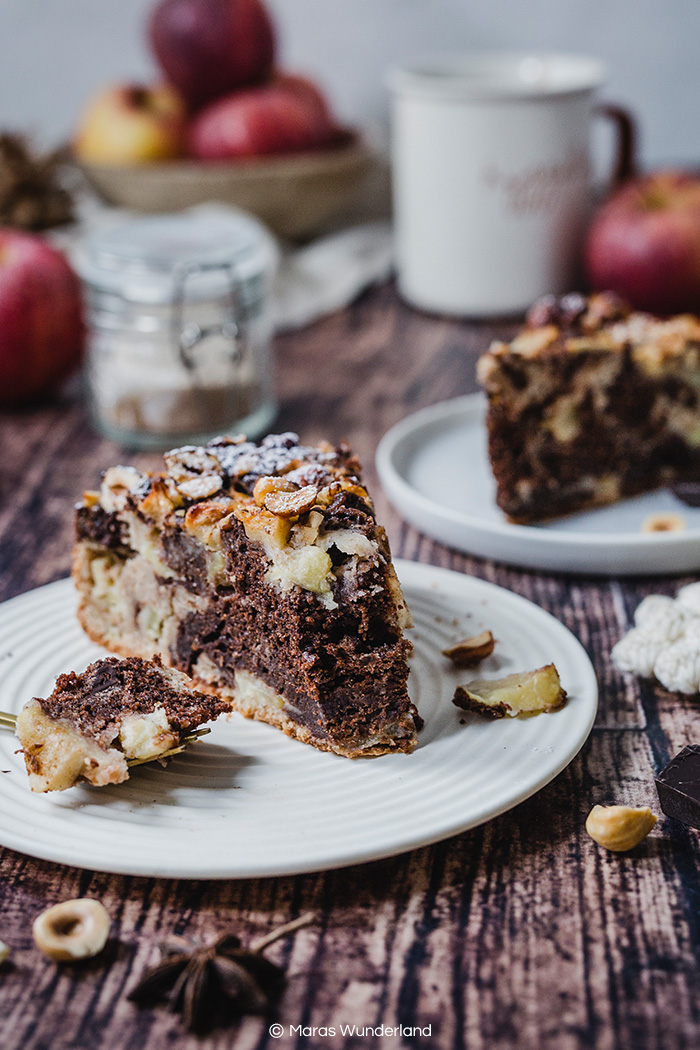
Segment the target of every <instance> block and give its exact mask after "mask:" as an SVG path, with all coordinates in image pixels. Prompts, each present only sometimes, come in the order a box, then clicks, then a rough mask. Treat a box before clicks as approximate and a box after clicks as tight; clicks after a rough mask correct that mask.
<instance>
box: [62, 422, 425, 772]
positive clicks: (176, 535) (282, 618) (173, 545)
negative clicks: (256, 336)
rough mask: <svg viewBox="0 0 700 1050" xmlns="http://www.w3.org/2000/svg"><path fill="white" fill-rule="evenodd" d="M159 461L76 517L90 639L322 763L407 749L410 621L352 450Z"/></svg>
mask: <svg viewBox="0 0 700 1050" xmlns="http://www.w3.org/2000/svg"><path fill="white" fill-rule="evenodd" d="M165 461H166V470H165V471H164V472H162V473H159V474H153V475H150V476H142V475H140V474H138V472H136V471H133V470H132V468H123V467H117V468H111V469H110V470H109V471H107V473H106V475H105V478H104V482H103V485H102V489H101V491H100V493H88V494H86V497H85V500H84V503H83V506H82V507H81V508H80V509H79V511H78V518H77V544H76V554H75V578H76V581H77V584H78V589H79V591H80V594H81V607H80V617H81V621H82V623H83V625H84V627H85V628H86V630H87V631H88V633H89V634H90V635H91V636H92V637H93V638H95V639H97V640H98V641H100V642H102V644H104V645H106V646H107V647H108V648H111V649H113V650H115V651H118V652H121V653H123V654H137V655H141V656H150V655H151V654H153V653H160V654H162V657H163V660H164V661H165V662H166V663H168V664H170V665H171V666H173V667H178V668H180V669H182V670H184V671H186V672H187V673H188V674H191V675H192V676H193V677H194V678H195V679H196V680H197V681H199V682H201V683H203V684H204V686H205V687H206V688H207V689H209V690H212V689H213V690H215V691H216V692H218V693H219V695H221V696H223V697H225V698H226V699H227V700H228V701H229V702H230V703H231V705H232V706H234V707H235V708H236V709H238V710H239V711H241V712H242V713H244V714H246V715H249V716H251V717H255V718H260V719H262V720H264V721H268V722H271V723H272V724H275V725H278V726H279V727H280V728H282V729H283V730H284V731H285V732H287V733H290V734H291V735H294V736H297V737H298V738H300V739H302V740H305V741H307V742H309V743H313V744H315V745H316V746H317V747H320V748H322V749H326V750H333V751H336V752H337V753H339V754H343V755H348V756H352V757H355V756H358V755H374V754H382V753H385V752H387V751H396V750H400V751H409V750H411V749H412V748H413V747H414V746H415V744H416V727H417V724H418V716H417V712H416V711H415V708H414V707H413V705H412V704H411V702H410V700H409V698H408V694H407V690H406V683H407V677H408V665H407V662H406V658H407V655H408V653H409V651H410V649H411V646H410V643H409V642H408V641H406V640H405V639H404V637H403V627H404V626H407V625H408V624H409V622H410V621H409V617H408V612H407V610H406V607H405V604H404V602H403V598H402V595H401V590H400V587H399V584H398V580H397V579H396V575H395V572H394V569H393V566H392V563H391V556H390V552H389V547H388V543H387V539H386V535H385V533H384V530H383V529H382V528H381V527H380V526H379V525H378V524H377V522H376V520H375V516H374V509H373V506H372V502H371V500H370V498H369V495H368V493H367V491H366V489H365V488H364V486H363V485H362V482H361V479H360V468H359V464H358V462H357V460H356V459H355V457H354V456H353V455H352V453H351V452H350V450H349V449H348V448H347V447H346V446H341V447H339V448H333V447H331V446H329V445H320V446H318V447H315V446H314V447H310V446H302V445H300V444H299V440H298V438H297V436H296V435H293V434H283V435H276V436H274V435H273V436H271V437H269V438H266V439H265V440H264V441H263V442H262V444H261V445H259V446H256V445H253V444H252V443H250V442H243V441H233V440H231V439H225V438H222V439H218V440H217V441H215V442H212V443H210V444H209V445H207V446H206V447H205V448H185V449H179V450H174V451H173V452H172V453H169V454H167V455H166V457H165ZM105 516H107V517H108V518H109V517H111V519H112V521H111V524H107V523H106V521H105ZM116 536H118V537H119V543H118V544H117V543H114V542H113V537H116ZM110 544H111V545H110Z"/></svg>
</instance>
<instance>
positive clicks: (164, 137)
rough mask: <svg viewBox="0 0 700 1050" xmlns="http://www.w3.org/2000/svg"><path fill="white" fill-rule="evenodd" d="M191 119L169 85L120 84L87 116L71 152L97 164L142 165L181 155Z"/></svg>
mask: <svg viewBox="0 0 700 1050" xmlns="http://www.w3.org/2000/svg"><path fill="white" fill-rule="evenodd" d="M186 123H187V113H186V107H185V103H184V101H183V99H182V97H181V96H180V95H179V94H178V92H177V91H175V89H174V88H172V87H170V86H169V85H165V84H163V85H160V86H156V87H143V86H142V85H140V84H119V85H116V86H114V87H109V88H106V89H105V90H103V91H101V92H100V93H99V94H98V95H96V96H95V98H94V99H93V100H92V102H90V104H89V105H88V107H87V109H86V110H85V112H84V113H83V115H82V117H81V119H80V123H79V125H78V130H77V133H76V136H75V142H74V144H73V148H74V150H75V153H76V156H77V157H78V158H79V160H83V161H87V162H88V163H93V164H141V163H145V162H148V161H156V160H172V159H173V158H174V157H179V156H181V155H182V152H183V147H184V139H185V125H186Z"/></svg>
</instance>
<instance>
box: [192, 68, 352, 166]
mask: <svg viewBox="0 0 700 1050" xmlns="http://www.w3.org/2000/svg"><path fill="white" fill-rule="evenodd" d="M334 131H335V128H334V125H333V123H332V122H329V120H328V119H327V118H326V117H325V115H323V114H322V113H321V112H320V110H319V107H318V105H317V104H316V103H312V102H310V101H309V99H308V98H305V97H303V96H302V94H301V93H299V92H296V91H290V90H289V89H288V88H287V87H285V86H278V85H276V84H274V83H272V84H265V85H262V86H261V87H255V88H246V89H245V90H242V91H236V92H234V93H233V94H232V95H227V96H226V97H225V98H222V99H219V100H218V102H212V103H211V104H210V105H209V106H207V107H206V108H205V109H203V110H202V111H201V113H199V114H198V115H197V116H196V117H195V118H194V120H193V121H192V124H191V127H190V151H191V153H192V155H193V156H194V157H198V158H199V159H200V160H224V159H226V158H242V157H259V156H264V155H265V154H270V153H292V152H295V151H297V150H305V149H316V148H319V147H321V146H324V145H326V143H328V142H329V141H330V140H331V138H332V136H333V134H334Z"/></svg>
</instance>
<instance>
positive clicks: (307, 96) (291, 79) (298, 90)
mask: <svg viewBox="0 0 700 1050" xmlns="http://www.w3.org/2000/svg"><path fill="white" fill-rule="evenodd" d="M272 83H273V84H275V85H276V86H277V87H281V88H284V89H285V90H287V91H289V92H291V94H293V95H298V96H299V98H302V99H304V100H305V102H306V103H307V105H309V106H311V107H312V108H314V109H315V110H316V112H317V113H318V116H319V120H321V121H324V122H325V123H326V125H328V127H334V126H335V120H334V118H333V115H332V113H331V109H330V106H329V105H328V100H327V99H326V96H325V95H324V94H323V92H322V91H321V88H320V87H319V86H318V84H315V83H314V81H313V80H310V79H309V78H308V77H305V76H302V75H301V74H300V73H285V72H283V71H282V70H278V71H277V72H276V73H275V75H274V77H273V79H272Z"/></svg>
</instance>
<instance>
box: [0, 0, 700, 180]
mask: <svg viewBox="0 0 700 1050" xmlns="http://www.w3.org/2000/svg"><path fill="white" fill-rule="evenodd" d="M268 3H269V6H270V7H271V8H272V10H273V13H274V15H275V17H276V20H277V24H278V28H279V36H280V52H281V59H282V61H283V63H284V64H286V65H287V66H290V67H293V68H296V69H297V70H299V71H304V72H307V73H309V74H312V75H314V76H316V77H317V78H318V79H319V80H320V81H321V82H322V83H323V85H324V86H325V87H326V90H327V92H328V94H329V95H330V98H331V100H332V101H333V103H334V105H335V108H336V111H337V112H338V113H339V115H340V116H341V117H343V118H344V119H345V120H346V121H349V122H352V123H356V124H360V125H363V126H370V127H372V128H373V129H374V131H375V133H377V134H379V135H381V134H382V132H383V131H384V130H385V129H386V122H387V96H386V91H385V88H384V84H383V71H384V70H385V68H386V66H387V65H388V64H389V63H390V62H392V61H393V60H395V59H397V58H401V57H405V56H411V55H416V54H419V53H421V52H425V51H435V50H441V49H452V50H455V49H471V48H498V47H537V48H556V49H564V50H569V51H579V52H586V53H591V54H595V55H597V56H599V57H600V58H602V59H603V60H604V61H605V62H606V63H607V64H608V67H609V69H610V80H609V85H608V88H607V90H606V92H605V94H606V96H607V97H608V98H611V99H614V100H616V101H619V102H623V103H626V104H628V105H630V106H632V107H633V108H634V110H635V112H636V113H637V115H638V117H639V119H640V123H641V128H642V143H641V146H642V156H643V160H644V162H645V164H647V165H655V166H658V165H660V164H665V163H686V164H689V165H693V164H697V165H700V62H698V59H697V53H698V41H700V2H698V0H666V2H665V3H662V2H661V0H268ZM152 6H153V0H0V128H17V129H28V130H32V131H33V132H34V133H35V134H36V135H37V136H39V137H40V139H41V140H42V141H44V142H46V143H51V144H53V143H56V142H58V141H60V140H64V139H66V138H67V137H69V135H70V133H71V129H72V127H73V126H74V123H75V120H76V118H77V115H78V113H79V111H80V108H81V106H82V104H83V103H84V101H85V100H86V99H87V98H88V97H89V96H90V94H91V93H92V92H93V91H94V90H95V89H96V88H98V87H99V86H100V85H102V84H104V83H106V82H112V81H124V80H130V79H134V78H135V79H145V80H151V79H153V78H154V76H155V69H154V66H153V63H152V61H151V58H150V56H149V53H148V48H147V44H146V40H145V33H144V25H145V21H146V17H147V14H148V11H149V10H150V9H151V7H152ZM600 148H601V150H602V145H601V147H600Z"/></svg>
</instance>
